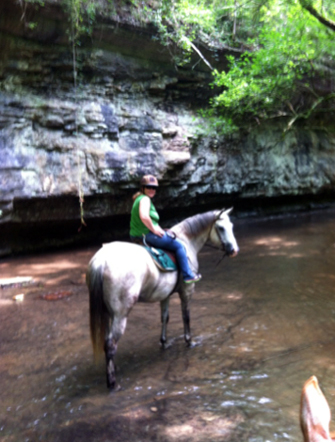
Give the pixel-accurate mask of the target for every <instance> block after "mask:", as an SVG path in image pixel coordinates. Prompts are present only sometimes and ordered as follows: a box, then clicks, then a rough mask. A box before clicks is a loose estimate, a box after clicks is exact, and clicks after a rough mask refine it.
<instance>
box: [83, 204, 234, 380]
mask: <svg viewBox="0 0 335 442" xmlns="http://www.w3.org/2000/svg"><path fill="white" fill-rule="evenodd" d="M231 210H232V209H228V210H221V211H218V210H216V211H211V212H206V213H203V214H199V215H195V216H192V217H190V218H187V219H185V220H184V221H182V222H180V223H179V224H176V225H175V226H174V227H172V229H170V230H172V231H173V232H174V233H175V234H176V236H177V238H178V239H179V240H180V241H182V242H183V244H184V246H185V248H186V250H187V255H188V258H189V261H190V265H191V268H192V269H193V270H194V271H195V272H197V271H198V257H197V255H198V253H199V251H200V250H201V249H202V247H203V246H204V245H205V243H206V242H207V241H210V242H211V243H212V244H213V245H214V246H216V247H218V248H220V249H222V250H223V251H224V252H225V254H226V255H228V256H235V255H237V253H238V246H237V243H236V239H235V237H234V234H233V225H232V223H231V222H230V219H229V213H230V212H231ZM86 283H87V286H88V289H89V293H90V328H91V338H92V344H93V351H94V354H95V356H97V355H98V354H99V353H101V352H102V351H103V349H104V351H105V356H106V370H107V373H106V374H107V386H108V388H110V389H113V388H114V387H115V383H116V379H115V364H114V357H115V353H116V350H117V345H118V341H119V339H120V338H121V336H122V335H123V333H124V331H125V329H126V324H127V317H128V314H129V312H130V310H131V309H132V307H133V306H134V304H135V303H136V302H138V301H142V302H160V303H161V319H162V332H161V339H160V340H161V344H162V347H163V348H164V347H165V346H166V342H167V339H166V326H167V323H168V320H169V299H170V296H171V295H172V293H174V292H177V293H178V294H179V297H180V300H181V309H182V317H183V323H184V337H185V341H186V343H187V345H191V332H190V314H189V302H190V300H191V297H192V294H193V292H194V284H185V283H184V282H183V280H182V278H181V277H180V274H179V272H177V271H173V272H162V271H160V270H159V269H158V268H157V266H156V265H155V264H154V261H153V259H152V258H151V256H150V254H149V253H148V251H147V250H146V249H145V248H144V247H142V246H140V245H137V244H132V243H127V242H118V241H115V242H112V243H109V244H107V245H104V247H102V248H101V249H100V250H99V251H98V252H97V253H96V254H95V255H94V256H93V258H92V259H91V261H90V263H89V266H88V271H87V275H86Z"/></svg>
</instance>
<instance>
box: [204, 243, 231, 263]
mask: <svg viewBox="0 0 335 442" xmlns="http://www.w3.org/2000/svg"><path fill="white" fill-rule="evenodd" d="M205 246H206V247H210V248H211V249H215V250H220V252H222V249H220V248H219V247H216V246H213V244H209V243H206V244H205ZM225 256H228V255H227V252H226V251H224V252H223V255H222V257H221V258H220V259H219V261H218V262H217V263H216V265H215V268H216V267H217V266H218V265H219V264H220V263H221V261H222V260H223V258H224V257H225Z"/></svg>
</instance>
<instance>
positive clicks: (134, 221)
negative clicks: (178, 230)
mask: <svg viewBox="0 0 335 442" xmlns="http://www.w3.org/2000/svg"><path fill="white" fill-rule="evenodd" d="M144 197H146V198H149V197H148V196H146V195H140V196H138V197H137V198H136V200H135V201H134V204H133V207H132V209H131V216H130V236H140V237H142V235H143V234H144V235H146V234H147V233H148V232H149V231H150V230H149V229H148V227H147V226H145V225H144V224H143V222H142V220H141V218H140V202H141V200H142V199H143V198H144ZM149 216H150V218H151V221H152V224H153V225H154V226H158V223H159V215H158V213H157V210H156V208H155V206H154V205H153V203H152V201H151V200H150V211H149Z"/></svg>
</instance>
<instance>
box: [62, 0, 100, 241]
mask: <svg viewBox="0 0 335 442" xmlns="http://www.w3.org/2000/svg"><path fill="white" fill-rule="evenodd" d="M63 5H64V8H65V10H66V12H67V14H68V18H69V22H70V32H69V39H70V43H71V48H72V67H73V86H74V101H75V136H76V137H78V91H77V79H78V67H77V66H78V63H77V60H78V58H77V47H78V45H79V44H80V38H81V37H82V36H83V35H84V34H86V35H87V34H91V33H92V29H93V22H94V19H95V12H96V10H95V3H94V1H92V0H63ZM84 14H85V15H86V17H84ZM85 18H86V20H85ZM77 146H78V145H77ZM77 168H78V199H79V208H80V226H79V229H78V231H79V232H80V231H81V229H82V227H83V226H86V222H85V219H84V202H85V200H84V192H83V185H82V170H81V151H80V149H79V147H77Z"/></svg>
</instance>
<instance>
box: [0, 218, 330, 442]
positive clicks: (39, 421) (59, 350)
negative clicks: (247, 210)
mask: <svg viewBox="0 0 335 442" xmlns="http://www.w3.org/2000/svg"><path fill="white" fill-rule="evenodd" d="M235 234H236V238H237V240H238V242H239V246H240V254H239V255H238V257H236V258H234V259H227V258H225V259H224V260H223V261H222V262H221V263H220V264H219V265H218V266H217V267H216V264H217V262H218V261H219V259H220V258H221V254H220V253H219V252H217V251H215V250H213V249H210V248H207V247H205V248H204V249H203V251H202V252H201V255H200V262H201V272H202V274H203V280H202V281H201V282H200V283H198V284H197V286H196V293H195V296H194V299H193V302H192V305H191V326H192V332H193V337H194V341H195V343H196V344H197V345H195V346H194V347H193V348H191V349H188V348H186V346H185V344H184V341H183V336H182V321H181V312H180V306H179V300H178V297H177V296H175V295H174V297H173V298H172V299H171V311H170V323H169V327H168V333H169V334H168V336H169V338H170V340H171V344H172V345H171V347H170V348H169V349H168V350H166V351H164V352H163V351H161V350H160V347H159V334H160V314H159V305H158V304H152V305H146V304H138V305H137V306H135V308H134V309H133V311H132V312H131V315H130V318H129V321H128V326H127V330H126V333H125V335H124V337H123V338H122V340H121V341H120V345H119V350H118V354H117V360H116V361H117V365H118V381H119V383H120V384H121V386H122V389H121V391H119V392H117V393H109V392H108V391H107V389H106V386H105V375H104V363H103V361H102V362H101V363H100V364H98V365H95V364H94V363H93V358H92V350H91V344H90V338H89V327H88V294H87V289H86V286H85V283H84V274H85V271H86V267H87V263H88V261H89V259H90V258H91V256H92V255H93V254H94V253H95V251H96V249H93V248H92V249H85V250H79V251H71V252H58V253H52V254H44V255H37V256H29V257H27V256H25V257H21V258H17V259H3V260H1V261H0V278H9V277H16V276H32V277H33V278H34V283H33V284H31V285H26V286H23V287H17V286H16V287H15V286H14V287H10V288H2V289H0V344H1V347H0V358H1V364H0V385H1V394H0V407H1V410H0V411H1V420H0V439H1V440H2V441H4V442H24V441H34V442H35V441H48V442H56V441H57V442H58V441H59V442H76V441H78V442H79V441H80V442H85V441H90V442H98V441H99V442H107V441H113V442H115V441H162V442H173V441H191V442H200V441H201V442H205V441H236V442H237V441H239V442H241V441H249V442H266V441H271V442H274V441H286V440H290V441H301V440H302V436H301V432H300V428H299V401H300V392H301V388H302V385H303V383H304V381H305V380H306V379H307V378H308V377H310V376H311V375H312V374H315V375H317V377H318V378H319V381H320V383H321V385H322V387H323V390H324V392H325V394H326V397H327V399H328V401H329V403H330V407H331V408H333V407H332V406H334V407H335V398H334V394H335V364H334V359H335V284H334V283H335V213H334V212H321V213H314V214H309V215H299V216H297V217H288V218H280V219H275V220H261V221H260V220H258V221H252V222H248V221H247V220H243V221H238V222H236V226H235ZM18 294H23V295H24V300H23V301H22V302H19V301H13V296H15V295H18ZM58 298H59V299H58Z"/></svg>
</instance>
